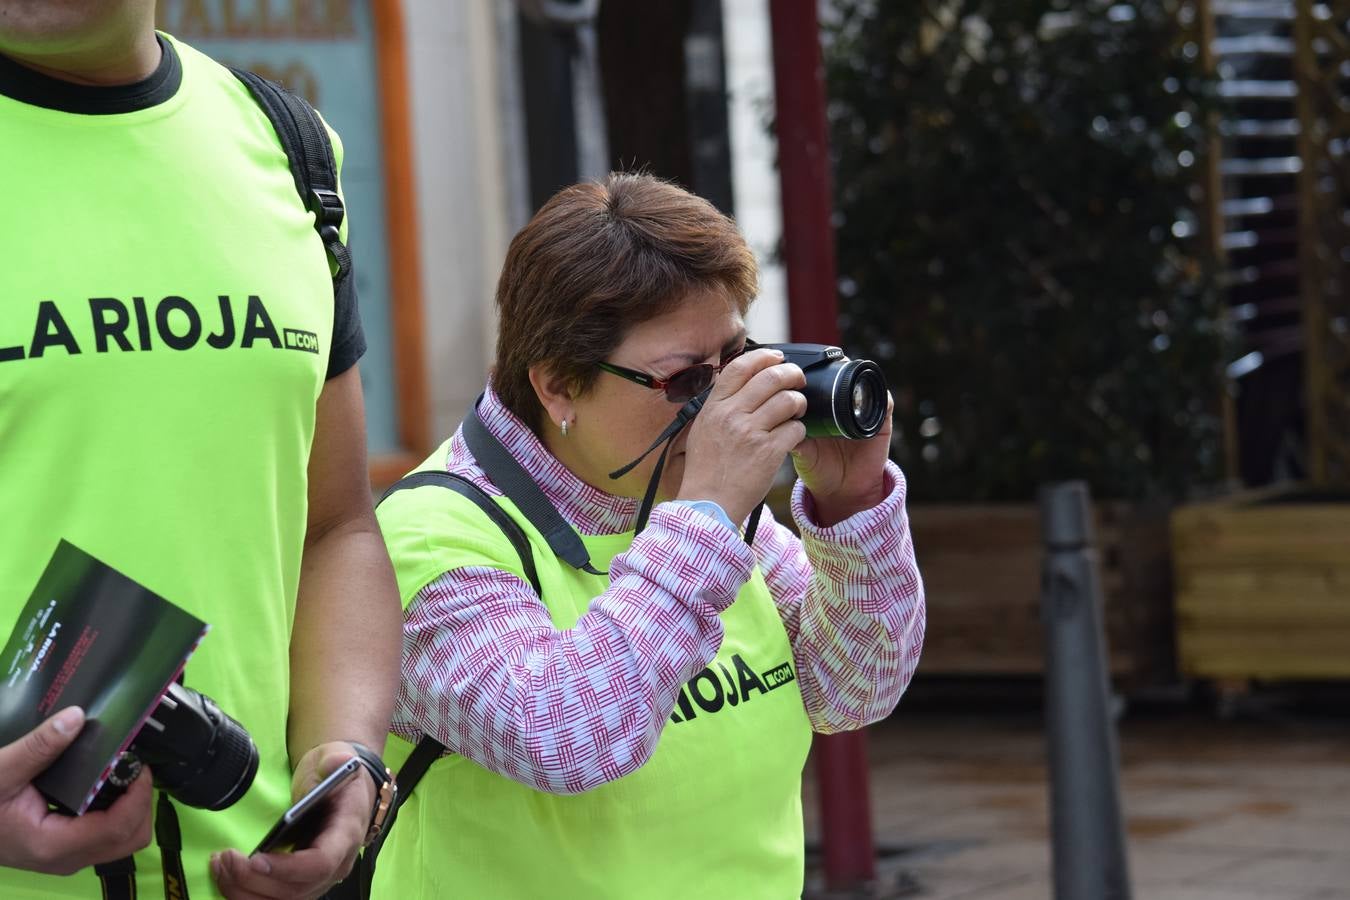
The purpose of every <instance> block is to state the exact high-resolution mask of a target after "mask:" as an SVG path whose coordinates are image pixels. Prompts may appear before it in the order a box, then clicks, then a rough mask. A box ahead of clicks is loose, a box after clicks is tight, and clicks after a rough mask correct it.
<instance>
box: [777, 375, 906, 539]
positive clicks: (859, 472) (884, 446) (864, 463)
mask: <svg viewBox="0 0 1350 900" xmlns="http://www.w3.org/2000/svg"><path fill="white" fill-rule="evenodd" d="M894 409H895V399H894V398H893V397H891V396H890V395H889V394H887V396H886V418H885V419H884V420H883V422H882V425H881V431H879V432H877V434H876V435H875V436H873V437H871V438H868V439H867V440H865V441H851V440H847V439H845V438H807V439H806V440H804V441H802V442H801V443H800V444H798V445H797V447H796V449H794V450H793V451H792V464H793V466H794V467H796V469H797V477H799V478H801V480H802V483H803V484H805V485H806V489H807V490H808V491H810V492H811V497H812V498H813V499H814V500H815V505H816V519H817V523H818V524H819V525H822V526H824V527H829V526H831V525H835V524H838V523H839V522H842V521H843V520H844V519H847V518H848V517H849V516H851V515H853V514H855V513H859V512H862V511H863V510H864V509H871V508H872V507H874V506H876V505H877V504H878V503H880V502H881V501H882V500H884V499H885V498H886V482H885V477H884V474H883V473H884V472H885V469H886V460H887V459H888V458H889V456H890V449H891V413H892V412H893V411H894Z"/></svg>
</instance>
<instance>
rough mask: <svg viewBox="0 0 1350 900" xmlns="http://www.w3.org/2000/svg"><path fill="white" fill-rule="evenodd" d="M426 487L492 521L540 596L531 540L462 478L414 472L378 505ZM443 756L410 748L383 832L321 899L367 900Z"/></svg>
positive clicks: (435, 748)
mask: <svg viewBox="0 0 1350 900" xmlns="http://www.w3.org/2000/svg"><path fill="white" fill-rule="evenodd" d="M427 485H436V486H438V487H443V488H448V489H450V490H452V491H454V492H455V493H456V494H459V495H460V496H462V497H466V498H468V499H469V500H470V501H472V502H473V504H474V505H475V506H477V507H478V508H479V509H481V510H482V511H483V513H484V514H485V515H486V516H487V517H488V518H489V519H491V520H492V523H493V524H494V525H496V526H497V528H499V529H500V530H501V532H502V534H504V535H506V539H507V540H509V541H510V542H511V546H512V547H514V548H515V551H516V553H517V555H519V556H520V565H521V568H523V569H524V570H525V577H526V579H527V580H528V581H529V582H530V586H531V587H533V588H534V592H535V593H536V594H539V595H540V596H542V595H543V590H542V589H541V588H540V586H539V573H538V572H537V571H536V570H535V567H534V553H533V551H531V550H530V540H529V538H527V537H526V536H525V530H524V529H523V528H521V527H520V526H519V525H518V524H516V521H515V519H512V518H511V517H510V516H508V515H507V514H506V510H504V509H502V508H501V506H499V505H498V504H497V501H495V500H493V499H492V498H491V497H490V496H488V494H487V492H486V491H484V490H483V489H482V488H480V487H479V486H478V485H476V484H474V483H473V482H472V481H470V480H469V479H467V478H465V477H464V476H462V475H457V474H455V473H453V472H444V471H438V470H430V471H425V472H413V473H412V474H410V475H405V476H404V477H402V478H400V479H399V480H398V481H396V482H394V483H393V484H392V485H391V486H390V487H389V489H388V490H387V491H385V492H384V494H383V495H381V497H380V499H379V503H383V502H384V501H385V500H387V499H389V497H390V495H391V494H396V493H398V492H399V491H408V490H412V489H414V488H420V487H426V486H427ZM376 505H378V504H376ZM446 752H448V751H447V749H446V746H445V745H444V744H442V743H441V742H440V741H438V740H436V739H435V738H433V737H429V736H427V735H422V739H421V740H420V741H418V742H417V746H416V747H414V748H413V752H412V754H411V755H410V756H409V757H408V758H407V760H406V761H404V763H403V765H402V767H401V768H400V769H399V770H398V778H397V782H398V798H397V799H396V800H395V801H394V808H393V809H391V810H390V811H389V818H388V821H386V822H385V825H384V829H383V830H382V831H381V832H380V835H379V837H377V838H376V839H375V842H374V843H372V844H371V845H370V846H369V847H367V848H366V849H365V850H364V851H363V852H362V853H361V858H360V859H359V860H357V863H356V868H355V869H354V870H353V872H352V874H350V875H348V876H347V878H346V879H344V880H343V881H342V882H341V883H339V884H338V885H337V886H335V887H333V888H332V889H331V890H329V891H328V893H326V894H325V895H324V897H325V898H326V900H366V898H368V897H369V896H370V884H371V881H372V880H373V879H374V878H375V862H376V860H377V859H378V858H379V855H380V848H381V847H383V846H384V841H385V839H386V838H387V837H388V836H389V832H390V831H392V830H393V827H394V824H395V823H396V822H397V821H398V813H399V810H401V809H402V808H403V804H404V803H406V802H408V798H409V797H411V796H412V792H413V788H415V787H417V783H418V782H419V781H421V780H422V776H423V775H425V774H426V773H427V769H429V768H431V764H432V763H434V762H435V761H436V760H438V759H440V758H441V755H442V754H444V753H446Z"/></svg>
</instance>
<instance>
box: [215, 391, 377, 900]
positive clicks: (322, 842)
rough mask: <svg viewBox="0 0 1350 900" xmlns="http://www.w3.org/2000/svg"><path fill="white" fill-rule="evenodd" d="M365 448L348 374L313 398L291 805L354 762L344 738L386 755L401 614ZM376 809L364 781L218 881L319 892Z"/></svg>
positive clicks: (233, 859) (232, 893)
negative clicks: (311, 831)
mask: <svg viewBox="0 0 1350 900" xmlns="http://www.w3.org/2000/svg"><path fill="white" fill-rule="evenodd" d="M365 447H366V437H365V408H364V405H363V401H362V397H361V378H360V375H359V373H358V372H357V368H356V366H352V367H351V368H350V369H348V370H347V371H346V372H344V373H343V374H341V375H337V376H335V377H333V378H331V379H329V380H328V382H327V384H325V385H324V388H323V391H322V393H321V394H320V395H319V406H318V417H317V422H316V424H315V431H314V445H313V447H312V449H311V450H310V455H309V518H308V522H307V525H306V529H307V530H306V535H305V553H304V558H303V560H302V562H301V566H300V590H299V596H298V597H297V599H296V607H295V624H294V630H293V632H292V635H291V705H290V720H289V724H288V728H287V732H288V733H287V745H288V747H289V748H290V753H291V758H292V759H293V760H294V761H295V778H294V781H293V783H292V794H293V795H294V796H296V797H298V796H299V795H300V794H302V793H304V792H305V791H307V790H309V789H310V788H312V787H313V786H314V785H315V784H317V783H318V781H319V780H320V779H321V778H322V777H323V776H324V775H327V774H328V773H329V772H331V771H332V770H333V769H334V768H336V767H337V766H338V765H339V764H340V763H341V762H342V761H343V760H345V759H348V758H350V757H351V756H352V752H351V750H350V748H349V745H348V743H347V742H349V741H359V742H360V743H363V744H365V745H366V746H367V747H370V748H371V749H372V750H375V751H376V752H377V753H378V752H381V751H382V750H383V748H384V739H385V735H386V734H387V733H388V730H389V718H390V716H391V714H392V713H393V707H394V694H395V691H396V690H397V688H398V677H399V657H400V655H401V653H402V648H403V639H402V634H403V614H402V610H401V609H400V605H399V598H398V587H397V584H396V582H395V580H394V571H393V567H392V566H391V565H390V563H389V555H388V553H387V551H386V550H385V547H384V539H383V538H382V537H381V536H380V529H379V526H378V524H377V523H376V520H375V512H374V508H373V505H372V503H371V497H370V485H369V480H368V475H367V472H366V449H365ZM374 802H375V785H374V783H373V782H372V781H371V779H370V778H367V777H366V776H365V775H361V776H360V777H359V778H356V779H353V780H352V781H350V782H348V784H347V785H346V786H345V787H344V788H343V789H342V790H341V791H340V792H339V793H338V794H337V795H335V801H334V808H333V812H332V815H330V817H329V819H328V824H327V826H326V827H325V829H324V831H323V832H322V833H321V834H320V835H319V836H318V837H317V838H316V839H315V841H314V842H313V844H312V845H311V846H310V848H308V849H304V850H299V851H296V852H295V853H267V854H259V855H258V856H254V857H251V858H249V857H245V856H244V855H243V854H242V853H240V852H239V851H237V850H227V851H225V852H223V853H221V854H219V855H218V856H217V857H216V858H214V859H213V860H212V864H211V868H212V872H213V874H214V875H215V877H216V881H217V882H218V883H219V885H220V888H221V890H222V891H223V892H224V893H225V894H226V896H228V897H232V898H235V897H237V898H253V897H264V896H266V897H272V896H280V894H278V893H277V892H278V891H281V892H283V893H284V894H285V895H286V896H290V897H296V898H308V897H312V896H317V894H318V893H320V892H322V891H323V890H324V889H326V888H327V887H328V886H330V885H331V884H332V883H333V882H335V881H337V880H338V879H340V878H342V877H343V876H345V875H346V874H347V873H348V872H349V871H350V870H351V866H352V863H353V861H354V860H355V858H356V853H357V851H358V850H359V849H360V846H361V842H362V840H363V839H364V838H365V832H366V827H367V825H368V824H369V822H370V813H371V810H372V808H373V806H374Z"/></svg>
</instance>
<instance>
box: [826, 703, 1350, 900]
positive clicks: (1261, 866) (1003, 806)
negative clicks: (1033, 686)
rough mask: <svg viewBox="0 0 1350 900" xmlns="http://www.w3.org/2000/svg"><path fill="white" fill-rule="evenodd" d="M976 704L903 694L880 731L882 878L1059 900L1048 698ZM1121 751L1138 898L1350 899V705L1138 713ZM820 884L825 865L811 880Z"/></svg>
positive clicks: (931, 892)
mask: <svg viewBox="0 0 1350 900" xmlns="http://www.w3.org/2000/svg"><path fill="white" fill-rule="evenodd" d="M961 706H962V704H961V703H959V702H944V703H942V704H934V703H933V702H931V699H930V700H929V701H928V702H920V703H918V704H917V705H916V707H915V708H914V709H910V708H908V707H907V706H906V703H902V704H901V709H900V710H899V711H898V712H897V713H896V715H894V716H893V717H892V718H891V719H890V720H888V721H887V722H884V723H881V724H879V725H877V726H874V728H873V729H871V730H870V732H869V756H870V758H871V761H872V772H873V781H872V785H873V790H872V795H873V820H874V829H875V831H876V837H877V842H878V844H879V846H880V847H881V849H882V850H883V851H890V852H888V853H886V855H884V856H883V857H882V861H881V866H880V871H881V872H882V873H883V874H884V875H885V876H886V877H887V878H888V879H890V880H891V881H892V882H895V881H897V880H898V881H899V882H901V883H904V882H906V881H912V883H913V885H914V887H913V889H912V890H911V891H910V892H908V893H906V892H903V891H892V892H891V893H890V894H889V896H913V897H918V898H924V900H1048V898H1050V897H1051V896H1052V893H1053V892H1052V889H1051V876H1050V871H1051V869H1050V848H1049V837H1048V835H1049V819H1048V813H1047V791H1046V783H1045V779H1046V770H1045V740H1044V737H1043V734H1042V733H1041V726H1040V721H1039V714H1038V712H1037V710H1036V707H1035V705H1034V704H1028V703H1025V702H1023V703H1021V704H1017V703H1010V704H1007V705H1006V706H1005V707H1002V708H997V709H991V708H989V707H990V705H989V704H988V703H987V702H986V703H985V708H984V709H982V710H974V709H970V708H967V709H965V710H964V711H961ZM1277 706H1278V704H1277ZM1121 751H1122V777H1121V783H1122V793H1123V801H1124V807H1125V816H1126V824H1127V830H1128V833H1129V857H1130V870H1131V878H1132V887H1133V896H1134V898H1135V900H1314V898H1316V900H1332V898H1343V900H1350V704H1345V703H1344V698H1342V700H1341V701H1337V702H1335V703H1332V704H1328V703H1325V702H1324V703H1322V704H1321V705H1320V706H1319V707H1318V708H1315V709H1312V710H1307V709H1304V710H1290V709H1288V708H1283V709H1281V708H1272V707H1270V706H1266V707H1264V708H1258V709H1255V710H1253V711H1250V712H1249V713H1247V714H1245V715H1243V716H1240V717H1239V718H1238V719H1236V720H1230V721H1223V720H1220V719H1219V718H1218V717H1217V716H1215V715H1214V714H1213V713H1212V712H1211V711H1210V710H1209V709H1208V708H1206V707H1194V706H1192V707H1190V708H1188V709H1178V708H1175V707H1171V708H1166V709H1161V710H1160V709H1156V708H1155V709H1154V710H1153V711H1151V712H1148V711H1145V712H1131V714H1130V715H1128V716H1127V717H1126V718H1125V719H1124V720H1123V722H1122V724H1121ZM807 780H808V785H807V790H806V794H807V797H806V808H807V820H808V822H807V829H808V835H812V834H815V833H816V826H815V823H814V818H815V801H814V784H813V783H812V782H813V779H811V778H808V779H807ZM816 879H817V873H815V872H814V869H813V870H812V872H811V874H810V877H809V878H808V888H809V887H810V885H811V884H815V883H818V881H817V880H816ZM1061 900H1064V898H1061ZM1069 900H1073V898H1069Z"/></svg>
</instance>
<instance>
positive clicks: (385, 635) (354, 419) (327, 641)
mask: <svg viewBox="0 0 1350 900" xmlns="http://www.w3.org/2000/svg"><path fill="white" fill-rule="evenodd" d="M402 650H403V613H402V610H401V609H400V606H399V599H398V586H397V584H396V582H395V581H394V569H393V567H392V566H391V565H390V563H389V553H388V551H386V550H385V547H384V538H383V537H381V536H380V526H379V524H378V523H377V522H376V520H375V509H374V506H373V504H372V502H371V497H370V481H369V476H368V474H367V470H366V423H365V407H364V404H363V401H362V397H361V378H360V374H359V373H358V371H357V367H356V366H352V367H351V368H350V369H348V370H347V371H346V372H344V373H343V374H341V375H338V376H336V377H334V378H332V379H330V380H329V381H328V383H327V384H326V385H324V389H323V392H322V393H321V394H320V395H319V410H318V421H317V423H316V425H315V431H314V446H313V448H312V449H311V450H310V455H309V519H308V523H307V529H306V534H305V554H304V559H303V561H302V562H301V566H300V592H299V596H298V598H297V599H296V604H295V626H294V632H293V633H292V637H291V708H290V721H289V725H288V729H287V730H288V734H287V744H288V746H289V748H290V751H291V758H292V759H293V760H296V761H297V762H298V760H299V759H300V758H301V757H302V756H303V755H304V754H305V753H307V752H309V751H310V750H311V749H312V748H314V747H316V746H318V745H319V744H322V743H325V742H328V741H336V740H347V741H360V742H361V743H363V744H365V745H366V746H368V747H370V748H371V749H373V750H374V751H375V752H377V753H379V752H381V751H382V750H383V748H384V739H385V735H386V734H387V733H388V731H389V718H390V716H391V715H392V714H393V710H394V695H395V692H396V691H397V690H398V677H399V657H400V655H401V653H402Z"/></svg>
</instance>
